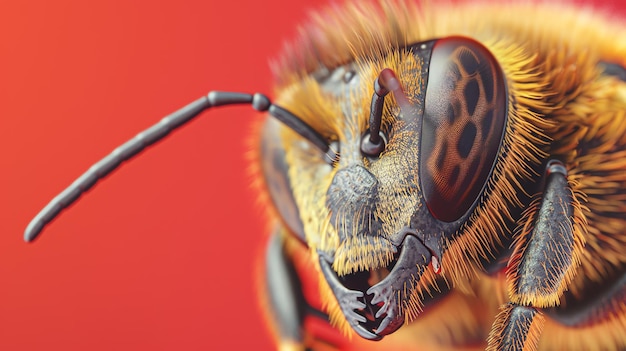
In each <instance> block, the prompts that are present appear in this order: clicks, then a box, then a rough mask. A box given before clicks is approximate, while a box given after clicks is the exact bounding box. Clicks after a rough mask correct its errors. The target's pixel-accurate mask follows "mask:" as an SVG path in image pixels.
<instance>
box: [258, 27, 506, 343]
mask: <svg viewBox="0 0 626 351" xmlns="http://www.w3.org/2000/svg"><path fill="white" fill-rule="evenodd" d="M278 101H280V104H281V105H282V106H285V107H286V108H287V109H289V110H290V111H293V113H294V114H295V115H297V116H298V117H299V118H301V119H302V120H303V121H305V122H306V123H308V124H309V125H311V126H312V128H313V129H315V130H316V131H317V132H319V133H320V135H321V136H322V137H323V138H324V139H325V140H327V142H328V144H329V145H330V147H331V148H332V149H333V151H334V153H336V155H337V157H336V158H335V159H333V160H332V162H328V158H325V157H324V156H325V155H324V154H323V153H322V152H320V150H319V149H317V148H314V147H311V145H310V143H308V142H306V141H303V140H302V138H301V137H298V136H297V135H295V133H293V132H292V131H290V130H289V129H287V128H283V127H279V126H278V125H277V124H275V123H273V122H270V123H269V124H268V125H267V126H266V128H265V137H264V138H263V139H262V140H263V145H264V150H265V154H264V157H263V159H265V160H268V161H267V162H266V163H265V166H264V170H265V173H266V180H267V182H268V183H270V192H271V193H272V197H273V198H274V199H275V201H274V202H275V203H277V204H278V205H277V207H278V208H279V212H280V213H281V215H282V216H283V218H285V219H286V222H287V223H288V224H289V227H290V228H291V229H292V231H293V232H294V233H296V234H297V235H298V236H299V237H300V238H301V239H302V240H303V241H304V242H305V243H306V244H307V245H308V246H309V247H310V248H311V250H312V251H313V252H314V253H315V254H317V255H318V256H319V262H320V270H321V272H322V275H323V276H324V279H325V280H326V282H328V284H329V286H330V288H331V290H332V291H333V293H334V295H335V297H336V298H337V301H339V305H340V306H339V308H340V309H341V311H342V313H343V315H344V317H346V319H347V321H348V323H349V324H350V325H351V326H353V328H354V329H355V331H356V332H357V333H358V334H360V335H361V336H364V337H366V338H369V339H378V338H380V337H382V336H383V335H385V334H389V333H391V332H393V331H394V330H395V329H397V328H398V327H399V326H400V325H401V324H402V323H403V321H404V318H405V314H406V313H409V314H413V313H416V311H415V310H416V309H419V306H418V305H419V303H417V302H416V301H415V300H414V297H413V296H414V293H415V290H416V289H417V285H418V282H419V278H420V276H421V275H422V274H423V273H424V271H425V270H426V269H427V267H428V266H429V265H430V266H431V267H432V268H433V270H434V271H435V273H438V272H439V270H440V268H441V266H440V264H441V260H442V256H443V254H444V252H445V251H446V249H447V246H448V245H449V243H450V242H451V241H454V240H455V236H456V235H458V233H459V230H460V229H461V227H462V226H463V225H464V224H465V223H466V222H468V220H469V218H470V216H471V214H472V212H473V211H474V209H475V208H476V206H477V205H478V204H479V203H480V200H481V198H482V197H483V195H484V189H485V188H486V186H487V184H488V180H489V178H490V175H491V173H492V171H493V168H494V165H495V164H496V160H497V158H498V156H499V155H500V154H501V153H502V150H501V146H502V140H503V137H504V134H505V127H506V124H507V114H508V111H507V109H508V98H507V89H506V83H505V80H504V76H503V73H502V70H501V68H500V66H499V64H498V62H497V61H496V59H495V58H494V56H493V55H492V54H491V53H490V52H489V50H488V49H486V48H485V47H484V46H483V45H481V44H480V43H478V42H477V41H475V40H472V39H468V38H463V37H449V38H444V39H439V40H431V41H426V42H419V43H415V44H412V45H409V46H407V47H404V48H400V49H395V50H390V51H388V52H386V53H385V54H384V55H382V56H381V57H379V58H377V59H376V60H373V59H371V58H369V57H368V58H364V59H362V60H356V61H354V62H349V63H347V64H344V65H341V66H338V67H335V68H334V69H327V68H321V69H320V70H318V71H315V72H313V73H312V74H310V75H309V76H308V77H305V78H303V79H302V80H301V81H298V82H295V83H293V84H291V85H290V86H288V87H286V88H285V89H284V90H283V93H282V94H281V95H280V96H279V97H278ZM277 179H281V181H277ZM272 183H273V184H274V187H272V185H271V184H272ZM406 269H408V270H409V271H411V274H408V273H407V272H404V270H406ZM401 271H402V272H401ZM379 290H380V291H384V292H380V291H379ZM350 293H353V294H352V295H350ZM348 295H350V296H356V295H358V297H357V298H354V299H346V298H345V296H348Z"/></svg>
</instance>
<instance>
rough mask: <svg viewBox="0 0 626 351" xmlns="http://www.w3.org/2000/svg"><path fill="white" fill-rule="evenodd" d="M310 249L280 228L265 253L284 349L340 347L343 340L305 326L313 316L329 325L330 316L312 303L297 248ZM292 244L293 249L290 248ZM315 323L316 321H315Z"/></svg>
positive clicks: (271, 308) (268, 289)
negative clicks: (308, 295) (306, 294)
mask: <svg viewBox="0 0 626 351" xmlns="http://www.w3.org/2000/svg"><path fill="white" fill-rule="evenodd" d="M294 246H298V247H299V249H302V250H304V251H305V252H306V251H308V249H307V248H306V247H304V244H302V243H301V242H300V241H299V240H297V239H295V237H293V236H292V234H287V233H285V232H284V231H281V230H280V229H279V230H277V231H276V232H275V233H274V234H273V235H272V236H271V238H270V240H269V243H268V246H267V251H266V254H265V282H264V285H265V289H266V296H267V299H266V301H267V304H265V305H264V307H265V308H267V309H268V310H269V312H270V313H269V314H270V319H271V320H270V323H271V324H273V325H274V329H275V333H276V334H278V335H277V336H278V338H279V341H278V343H279V345H278V349H279V350H281V351H286V350H289V351H296V350H302V351H303V350H311V349H317V348H318V347H320V346H319V345H323V346H324V349H335V348H339V345H338V343H339V340H338V339H337V337H336V336H335V335H334V334H332V333H327V332H325V328H323V327H318V328H317V329H316V330H317V332H311V331H310V330H306V328H305V324H306V323H305V320H307V319H309V318H311V319H315V320H316V321H317V325H320V324H321V325H326V324H328V325H329V322H328V320H329V318H328V315H327V314H325V313H324V312H322V311H321V310H320V309H319V308H317V307H315V306H313V304H312V303H310V302H309V301H308V300H307V298H306V296H305V294H304V290H305V288H306V286H304V285H303V283H302V279H301V277H300V274H299V272H300V270H299V269H298V263H297V262H295V261H294V260H296V259H297V258H294V257H295V256H301V255H302V253H295V252H294V251H293V247H294ZM288 247H290V249H289V248H288ZM313 324H314V325H315V323H313Z"/></svg>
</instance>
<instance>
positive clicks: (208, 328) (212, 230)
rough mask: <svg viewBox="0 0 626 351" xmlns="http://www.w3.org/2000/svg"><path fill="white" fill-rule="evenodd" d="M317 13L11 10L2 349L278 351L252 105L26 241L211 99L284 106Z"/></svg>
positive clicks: (178, 8) (139, 5)
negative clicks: (174, 115) (259, 290)
mask: <svg viewBox="0 0 626 351" xmlns="http://www.w3.org/2000/svg"><path fill="white" fill-rule="evenodd" d="M314 2H318V3H325V2H326V1H324V0H322V1H309V2H306V4H304V5H303V3H302V2H295V1H293V2H288V1H277V0H271V1H247V2H246V3H245V4H242V3H241V2H239V1H208V0H203V1H180V0H178V1H165V0H160V1H152V2H148V1H143V2H129V1H125V0H115V1H79V0H61V1H56V2H51V1H44V0H22V1H3V2H1V3H0V150H2V151H0V206H1V207H0V349H2V350H56V349H59V350H113V349H115V350H136V349H150V350H178V349H181V350H205V349H216V350H219V349H231V348H232V349H241V348H244V347H245V348H254V349H261V350H263V349H270V348H271V346H270V345H271V343H270V338H269V337H268V336H267V331H266V329H265V327H264V326H263V321H262V319H261V317H260V313H259V310H258V307H257V305H256V297H255V296H256V293H255V290H256V286H255V283H254V279H255V277H254V275H255V272H256V269H257V268H256V267H255V263H256V262H255V260H254V257H255V255H258V254H259V253H260V252H261V250H262V248H261V245H262V240H263V237H264V235H263V234H264V233H263V222H262V219H261V215H260V214H261V213H262V211H261V210H260V209H259V208H258V207H256V206H255V198H254V194H253V192H252V191H251V189H250V185H249V184H250V181H251V179H250V176H248V175H247V173H246V161H245V156H244V154H245V152H246V150H247V147H246V143H245V140H246V136H247V135H248V134H249V130H250V126H251V124H252V121H254V120H255V119H259V118H261V116H260V115H259V114H258V113H256V112H254V111H253V110H252V109H251V108H250V107H232V108H222V109H217V110H213V111H211V112H209V113H206V114H204V115H202V116H201V117H200V118H199V119H198V120H196V121H194V122H193V123H191V124H190V125H188V126H186V127H184V128H182V129H181V130H179V131H177V132H175V133H173V134H172V135H171V136H170V137H169V138H168V139H167V140H166V141H165V142H163V143H161V144H159V145H157V146H156V147H152V148H150V149H149V150H148V151H147V152H145V153H143V154H142V155H141V156H140V157H139V158H137V159H135V160H133V161H131V162H129V163H127V164H125V165H124V166H123V167H122V168H121V169H119V170H118V171H116V172H115V173H114V174H113V176H111V177H109V178H107V179H106V180H104V181H103V182H101V183H100V184H99V185H98V186H97V187H96V188H94V189H93V190H92V191H90V192H89V193H88V194H87V195H86V196H85V197H83V199H82V200H81V201H80V202H79V203H77V204H76V205H74V206H72V207H71V208H70V209H69V211H66V212H65V213H63V214H62V216H61V217H60V218H59V219H58V220H56V221H55V222H54V223H52V225H51V226H50V227H48V228H47V230H46V231H45V232H44V234H43V236H42V237H41V238H40V240H38V241H36V242H35V243H33V244H26V243H24V242H23V241H22V233H23V230H24V228H25V226H26V224H27V223H28V221H29V220H30V219H31V217H32V216H34V215H35V214H36V213H37V212H38V211H39V210H40V209H41V208H42V207H43V206H44V205H45V204H46V203H47V202H48V201H49V200H50V199H51V198H52V197H53V196H55V195H56V194H57V193H58V192H59V191H61V190H62V189H63V188H64V187H65V186H67V185H69V183H70V182H71V181H73V180H74V179H75V178H76V177H77V176H78V175H79V174H81V173H82V172H83V171H84V170H86V169H87V168H88V167H89V166H90V165H91V164H92V163H94V162H95V161H97V160H99V159H100V158H101V157H103V156H105V155H106V154H108V152H110V151H111V150H112V149H113V148H114V147H116V146H118V145H119V144H121V143H122V142H124V141H126V140H127V139H128V138H130V137H132V136H134V135H135V134H136V133H137V132H138V131H140V130H142V129H144V128H145V127H147V126H149V125H151V124H152V123H154V122H156V121H158V120H159V119H160V118H161V117H163V116H165V115H166V114H168V113H170V112H172V111H173V110H175V109H177V108H179V107H181V106H183V105H185V104H186V103H188V102H190V101H192V100H194V99H196V98H198V97H200V96H201V95H202V94H204V93H206V92H207V91H209V90H213V89H220V90H235V91H247V92H255V91H261V92H265V93H268V94H271V91H270V88H271V85H270V82H271V75H270V71H269V69H268V65H267V62H268V60H269V59H270V58H273V57H275V56H276V53H277V51H278V50H279V49H280V48H281V45H282V44H281V43H282V41H283V40H285V39H288V38H291V37H292V36H293V34H294V33H295V27H296V24H297V23H299V22H301V21H302V19H303V18H305V14H306V12H307V11H308V10H309V9H310V8H315V7H318V6H317V5H316V4H313V3H314ZM614 6H617V5H614Z"/></svg>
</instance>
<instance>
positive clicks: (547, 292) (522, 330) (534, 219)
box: [488, 161, 580, 350]
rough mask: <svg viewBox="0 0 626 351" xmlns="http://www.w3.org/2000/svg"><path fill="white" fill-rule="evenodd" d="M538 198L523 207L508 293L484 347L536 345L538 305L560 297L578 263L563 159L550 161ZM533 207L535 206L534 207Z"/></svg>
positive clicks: (533, 347)
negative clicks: (506, 300) (521, 223)
mask: <svg viewBox="0 0 626 351" xmlns="http://www.w3.org/2000/svg"><path fill="white" fill-rule="evenodd" d="M544 179H545V182H546V183H545V190H544V194H543V197H542V199H541V203H540V204H539V203H537V202H535V203H534V204H532V205H531V207H530V208H529V209H528V210H527V211H526V212H525V213H524V216H525V218H526V220H525V224H524V226H523V227H522V228H521V231H520V232H518V233H517V235H518V237H517V238H516V241H515V246H514V251H513V255H512V256H511V260H510V261H509V266H508V268H507V280H508V285H509V298H510V300H511V303H509V304H507V305H504V306H503V307H502V310H501V312H500V314H499V315H498V318H497V320H496V322H495V323H494V325H493V328H492V331H491V333H490V336H489V347H488V349H489V350H536V348H537V342H538V341H539V336H540V334H541V330H542V326H543V313H542V312H541V311H542V309H543V308H546V307H552V306H555V305H557V304H558V303H559V299H560V298H561V296H562V294H563V291H564V290H565V289H566V288H567V284H568V283H569V282H570V281H571V279H572V276H573V272H574V269H575V268H576V267H577V266H578V262H579V259H578V256H577V255H579V251H580V250H576V246H577V245H580V244H579V243H577V241H578V240H580V239H577V238H576V234H575V231H574V217H573V215H574V198H573V195H572V191H571V189H570V187H569V183H568V180H567V171H566V169H565V167H564V166H563V164H562V163H560V162H558V161H550V162H549V163H548V166H547V167H546V171H545V178H544ZM537 208H538V210H537Z"/></svg>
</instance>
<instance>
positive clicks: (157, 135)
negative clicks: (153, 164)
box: [24, 91, 337, 241]
mask: <svg viewBox="0 0 626 351" xmlns="http://www.w3.org/2000/svg"><path fill="white" fill-rule="evenodd" d="M237 104H251V105H252V107H253V108H254V109H255V110H257V111H267V112H268V113H269V114H270V115H271V116H273V117H274V118H276V119H278V120H279V121H281V122H282V123H284V124H285V125H286V126H287V127H289V128H291V129H293V130H294V131H295V132H296V133H298V134H300V135H301V136H303V137H304V138H305V139H307V140H309V141H310V142H311V143H312V144H313V145H315V146H316V147H317V148H319V149H320V150H321V151H322V152H323V153H324V154H325V155H326V157H328V158H329V160H330V161H333V160H335V159H336V158H337V155H336V154H335V152H334V151H332V150H331V149H330V147H329V144H328V142H327V141H326V140H325V139H324V138H323V137H322V136H321V135H320V134H319V133H317V132H316V131H315V130H314V129H313V128H312V127H311V126H309V125H308V124H306V123H305V122H304V121H303V120H302V119H300V118H298V117H297V116H296V115H294V114H293V113H291V112H289V111H287V110H286V109H284V108H282V107H280V106H277V105H274V104H272V102H271V101H270V99H269V98H268V97H267V96H265V95H263V94H259V93H256V94H254V95H252V94H246V93H233V92H223V91H212V92H210V93H209V94H207V95H206V96H203V97H202V98H200V99H198V100H196V101H194V102H192V103H190V104H188V105H187V106H185V107H183V108H181V109H180V110H178V111H176V112H174V113H172V114H170V115H168V116H166V117H165V118H163V119H161V120H160V121H159V122H158V123H156V124H155V125H153V126H151V127H149V128H148V129H146V130H144V131H142V132H141V133H139V134H137V135H136V136H135V137H134V138H132V139H130V140H129V141H127V142H125V143H124V144H122V145H120V146H118V147H117V148H116V149H115V150H113V152H111V153H110V154H109V155H107V156H106V157H104V158H103V159H102V160H100V161H98V162H96V163H95V164H94V165H92V166H91V167H90V168H89V169H88V170H87V171H86V172H85V173H83V174H82V175H81V176H80V177H78V178H77V179H76V180H75V181H74V182H73V183H72V184H70V186H69V187H67V188H66V189H65V190H63V191H62V192H61V193H60V194H58V195H57V196H56V197H54V198H53V199H52V201H50V202H49V203H48V205H46V207H44V208H43V209H42V210H41V211H40V212H39V213H38V214H37V215H36V216H35V217H34V218H33V219H32V220H31V221H30V223H29V224H28V226H27V227H26V231H25V232H24V240H25V241H33V240H35V238H37V236H38V235H39V234H40V233H41V231H42V230H43V228H44V227H45V226H46V225H47V224H48V223H49V222H50V221H52V220H53V219H54V218H56V217H57V216H58V215H59V213H61V211H62V210H63V209H65V208H67V207H68V206H70V205H71V204H73V203H74V202H76V200H78V198H80V196H81V195H82V194H84V193H85V192H86V191H87V190H89V189H90V188H91V187H92V186H94V184H96V183H97V182H98V181H99V180H100V179H102V178H104V177H105V176H106V175H108V174H109V173H111V172H112V171H113V170H115V169H117V168H118V167H119V166H120V164H121V163H122V162H124V161H127V160H129V159H131V158H132V157H134V156H135V155H137V154H138V153H140V152H141V151H142V150H144V149H145V148H146V147H148V146H150V145H152V144H154V143H156V142H157V141H159V140H161V139H163V138H164V137H165V136H167V135H168V134H169V133H170V132H172V131H173V130H175V129H177V128H178V127H180V126H182V125H184V124H185V123H187V122H189V121H191V120H192V119H193V118H194V117H196V116H197V115H199V114H200V113H201V112H203V111H205V110H207V109H209V108H211V107H218V106H224V105H237Z"/></svg>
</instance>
